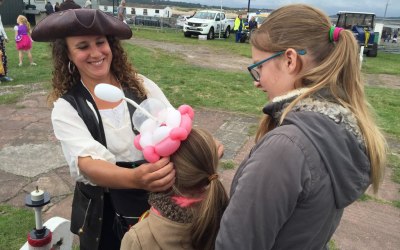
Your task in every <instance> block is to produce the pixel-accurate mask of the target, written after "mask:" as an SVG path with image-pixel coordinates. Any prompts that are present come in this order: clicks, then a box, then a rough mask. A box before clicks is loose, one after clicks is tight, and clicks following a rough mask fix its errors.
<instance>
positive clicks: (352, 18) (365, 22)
mask: <svg viewBox="0 0 400 250" xmlns="http://www.w3.org/2000/svg"><path fill="white" fill-rule="evenodd" d="M373 22H374V15H372V14H362V13H345V14H340V15H339V18H338V21H337V26H338V27H344V28H351V27H353V26H363V27H373V24H374V23H373Z"/></svg>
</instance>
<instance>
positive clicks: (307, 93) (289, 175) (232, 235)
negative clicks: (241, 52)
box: [216, 4, 387, 250]
mask: <svg viewBox="0 0 400 250" xmlns="http://www.w3.org/2000/svg"><path fill="white" fill-rule="evenodd" d="M310 38H312V39H310ZM250 43H251V45H252V48H251V50H252V58H253V61H254V64H252V65H250V66H249V67H248V70H249V72H250V74H251V76H252V78H253V80H254V86H255V87H257V88H259V89H260V90H261V91H263V92H264V93H266V95H267V97H268V100H269V103H268V104H267V105H266V106H265V107H264V109H263V112H264V117H263V118H262V120H261V122H260V124H259V127H258V131H257V134H256V145H255V146H254V147H253V148H252V150H251V152H250V154H249V155H248V157H247V158H246V159H245V160H244V161H243V162H242V163H241V165H240V166H239V168H238V170H237V172H236V174H235V177H234V179H233V181H232V186H231V196H230V201H229V204H228V207H227V208H226V210H225V212H224V215H223V217H222V220H221V227H220V231H219V233H218V236H217V240H216V249H217V250H221V249H229V250H230V249H236V250H241V249H246V250H250V249H326V248H327V244H328V242H329V240H330V239H331V237H332V235H333V233H334V232H335V230H336V228H337V227H338V225H339V223H340V220H341V217H342V215H343V211H344V209H345V208H346V207H347V206H349V205H350V204H352V203H353V202H354V201H356V200H357V199H358V198H359V197H360V196H361V195H362V194H363V193H364V192H365V191H366V189H367V188H368V187H369V186H370V185H371V184H372V187H373V190H374V191H377V190H378V188H379V185H380V182H381V180H382V176H383V170H384V168H385V158H386V153H387V150H386V143H385V139H384V136H383V134H382V132H381V131H380V130H379V129H378V126H377V125H376V123H375V121H374V119H373V116H372V115H371V110H370V105H369V104H368V102H367V99H366V96H365V93H364V84H363V82H362V80H361V72H360V57H359V45H358V43H357V41H356V39H355V38H354V35H353V33H352V31H351V30H345V29H342V28H338V27H334V26H332V25H331V22H330V18H329V17H328V16H327V15H326V14H324V13H323V12H322V11H320V10H319V9H316V8H313V7H311V6H308V5H303V4H293V5H287V6H283V7H281V8H278V9H276V10H275V11H273V12H272V13H271V14H270V15H269V16H268V17H267V19H266V20H265V22H263V25H261V26H260V27H259V28H258V29H256V30H255V31H254V32H253V34H252V37H251V40H250ZM239 218H240V219H239Z"/></svg>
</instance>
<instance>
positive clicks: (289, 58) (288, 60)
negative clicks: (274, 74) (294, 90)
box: [283, 48, 301, 74]
mask: <svg viewBox="0 0 400 250" xmlns="http://www.w3.org/2000/svg"><path fill="white" fill-rule="evenodd" d="M283 56H284V61H285V65H284V66H285V68H286V69H287V70H288V73H292V74H293V73H294V74H297V73H298V72H299V71H300V69H301V60H300V56H299V54H297V51H296V50H295V49H292V48H289V49H287V50H286V51H285V53H284V54H283Z"/></svg>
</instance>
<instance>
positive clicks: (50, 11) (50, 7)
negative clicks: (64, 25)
mask: <svg viewBox="0 0 400 250" xmlns="http://www.w3.org/2000/svg"><path fill="white" fill-rule="evenodd" d="M44 8H45V9H46V15H50V14H53V13H54V8H53V5H52V4H51V3H50V1H48V2H47V3H46V5H45V6H44Z"/></svg>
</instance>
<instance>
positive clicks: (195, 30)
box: [183, 10, 234, 39]
mask: <svg viewBox="0 0 400 250" xmlns="http://www.w3.org/2000/svg"><path fill="white" fill-rule="evenodd" d="M233 26H234V20H233V19H227V18H226V16H225V13H224V12H221V11H217V10H202V11H198V12H196V14H195V15H194V16H193V17H191V18H190V19H188V20H187V21H186V23H185V25H184V26H183V32H184V35H185V37H191V36H192V35H195V36H198V35H207V39H214V38H215V34H219V33H220V32H221V34H222V35H223V37H225V38H227V37H229V35H230V34H231V30H232V28H233Z"/></svg>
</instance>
